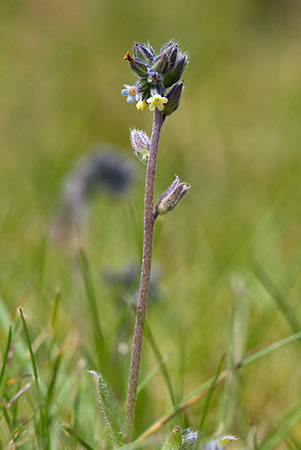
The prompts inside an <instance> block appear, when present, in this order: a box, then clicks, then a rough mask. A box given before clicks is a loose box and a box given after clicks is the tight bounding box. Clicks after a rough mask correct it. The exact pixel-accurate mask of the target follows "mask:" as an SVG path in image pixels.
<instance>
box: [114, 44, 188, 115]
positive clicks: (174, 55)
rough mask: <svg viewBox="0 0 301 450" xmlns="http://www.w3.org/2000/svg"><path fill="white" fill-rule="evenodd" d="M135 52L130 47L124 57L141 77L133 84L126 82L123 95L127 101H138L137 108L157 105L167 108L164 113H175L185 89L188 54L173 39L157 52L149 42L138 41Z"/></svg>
mask: <svg viewBox="0 0 301 450" xmlns="http://www.w3.org/2000/svg"><path fill="white" fill-rule="evenodd" d="M133 55H134V56H133V57H132V56H131V55H130V52H129V51H128V52H127V53H126V54H125V56H124V58H123V59H124V60H127V61H129V63H130V66H131V69H132V70H133V71H134V72H135V74H136V75H137V76H138V81H137V82H136V83H135V84H134V85H133V86H130V85H127V84H125V85H124V87H125V89H122V91H121V93H122V95H125V96H126V97H127V102H128V103H133V102H134V101H136V102H137V103H136V107H137V109H138V110H144V109H145V108H146V107H147V105H148V106H149V109H150V111H154V110H155V109H156V108H157V109H158V110H159V111H163V110H164V114H165V115H169V114H171V113H173V112H174V111H175V110H176V109H177V108H178V106H179V103H180V98H181V95H182V91H183V83H182V82H181V81H180V78H181V76H182V74H183V72H184V69H185V67H186V65H187V55H186V54H184V53H182V52H181V51H180V50H179V48H178V45H177V44H176V43H175V42H173V41H169V42H167V43H166V44H165V45H164V46H163V47H162V48H161V50H160V52H159V54H158V55H156V54H155V52H154V49H153V48H152V46H151V45H150V44H147V45H145V44H142V43H136V44H135V45H134V48H133Z"/></svg>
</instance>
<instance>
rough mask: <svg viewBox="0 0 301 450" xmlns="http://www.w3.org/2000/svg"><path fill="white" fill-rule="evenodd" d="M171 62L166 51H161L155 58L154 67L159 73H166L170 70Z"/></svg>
mask: <svg viewBox="0 0 301 450" xmlns="http://www.w3.org/2000/svg"><path fill="white" fill-rule="evenodd" d="M168 66H169V62H168V58H167V55H166V53H161V54H160V55H159V56H157V58H156V59H155V62H154V64H153V66H152V69H153V70H155V71H156V72H158V73H161V74H165V73H166V72H167V70H168Z"/></svg>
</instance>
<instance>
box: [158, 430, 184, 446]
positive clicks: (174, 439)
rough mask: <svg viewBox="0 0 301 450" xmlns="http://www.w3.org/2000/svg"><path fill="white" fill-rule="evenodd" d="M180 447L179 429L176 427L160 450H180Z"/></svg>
mask: <svg viewBox="0 0 301 450" xmlns="http://www.w3.org/2000/svg"><path fill="white" fill-rule="evenodd" d="M181 447H182V436H181V429H180V428H179V427H176V428H174V429H173V430H172V432H171V433H170V435H169V436H168V437H167V439H166V441H165V444H164V445H163V447H162V448H161V450H180V449H181Z"/></svg>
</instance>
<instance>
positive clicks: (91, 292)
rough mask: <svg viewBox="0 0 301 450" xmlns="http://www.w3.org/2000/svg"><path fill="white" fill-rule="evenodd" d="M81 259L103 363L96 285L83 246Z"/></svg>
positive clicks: (102, 342) (98, 347) (99, 353)
mask: <svg viewBox="0 0 301 450" xmlns="http://www.w3.org/2000/svg"><path fill="white" fill-rule="evenodd" d="M79 260H80V266H81V271H82V276H83V281H84V286H85V291H86V296H87V300H88V305H89V310H90V317H91V323H92V327H93V330H94V340H95V346H96V351H97V354H98V357H99V362H100V363H101V361H102V355H103V353H104V338H103V334H102V329H101V326H100V321H99V315H98V308H97V301H96V295H95V291H94V285H93V281H92V276H91V271H90V267H89V263H88V259H87V257H86V254H85V251H84V249H83V247H80V249H79Z"/></svg>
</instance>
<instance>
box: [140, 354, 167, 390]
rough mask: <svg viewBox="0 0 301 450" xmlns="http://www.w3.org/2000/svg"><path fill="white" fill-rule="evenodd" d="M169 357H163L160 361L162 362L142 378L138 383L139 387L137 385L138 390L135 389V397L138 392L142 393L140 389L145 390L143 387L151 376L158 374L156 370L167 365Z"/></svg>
mask: <svg viewBox="0 0 301 450" xmlns="http://www.w3.org/2000/svg"><path fill="white" fill-rule="evenodd" d="M169 358H170V355H167V356H165V358H164V359H162V361H160V362H159V363H158V364H157V365H156V367H154V368H153V369H152V370H151V371H150V372H149V374H148V375H146V377H144V378H143V380H142V381H140V383H139V385H138V389H137V396H138V395H139V392H141V391H142V389H144V388H145V386H146V385H147V384H148V382H149V381H150V380H151V379H152V378H153V376H154V375H155V374H156V373H157V372H158V370H160V367H161V365H162V364H165V363H167V361H168V360H169Z"/></svg>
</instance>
